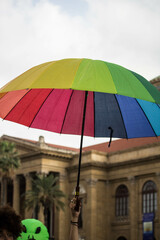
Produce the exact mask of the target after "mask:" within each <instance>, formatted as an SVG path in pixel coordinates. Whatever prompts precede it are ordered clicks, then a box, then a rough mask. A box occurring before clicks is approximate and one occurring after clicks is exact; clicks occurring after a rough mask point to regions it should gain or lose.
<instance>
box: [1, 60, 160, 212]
mask: <svg viewBox="0 0 160 240" xmlns="http://www.w3.org/2000/svg"><path fill="white" fill-rule="evenodd" d="M159 104H160V92H159V91H158V90H157V89H156V88H155V87H154V86H152V85H151V84H150V83H149V82H148V81H147V80H146V79H145V78H143V77H142V76H140V75H138V74H137V73H135V72H132V71H130V70H128V69H126V68H123V67H121V66H119V65H116V64H112V63H108V62H104V61H100V60H91V59H64V60H59V61H53V62H48V63H44V64H41V65H38V66H36V67H33V68H32V69H30V70H28V71H27V72H25V73H23V74H22V75H20V76H19V77H17V78H15V79H14V80H12V81H11V82H9V83H8V84H6V85H5V86H4V87H3V88H1V90H0V117H1V118H3V119H5V120H9V121H13V122H16V123H19V124H23V125H25V126H28V127H32V128H38V129H44V130H47V131H52V132H57V133H64V134H77V135H81V144H80V154H79V169H78V177H77V187H76V196H78V195H79V179H80V165H81V153H82V142H83V135H86V136H92V137H116V138H138V137H153V136H160V105H159ZM77 202H78V201H77ZM77 210H78V206H77Z"/></svg>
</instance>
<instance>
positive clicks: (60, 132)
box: [60, 90, 74, 133]
mask: <svg viewBox="0 0 160 240" xmlns="http://www.w3.org/2000/svg"><path fill="white" fill-rule="evenodd" d="M73 92H74V90H72V93H71V96H70V98H69V101H68V104H67V108H66V112H65V115H64V118H63V123H62V127H61V131H60V133H62V130H63V126H64V122H65V120H66V116H67V112H68V108H69V105H70V102H71V98H72V95H73Z"/></svg>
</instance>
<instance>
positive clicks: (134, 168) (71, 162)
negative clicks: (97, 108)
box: [1, 135, 160, 240]
mask: <svg viewBox="0 0 160 240" xmlns="http://www.w3.org/2000/svg"><path fill="white" fill-rule="evenodd" d="M1 140H6V141H11V142H14V143H15V144H16V147H17V149H18V152H19V156H20V158H21V167H20V168H19V169H18V170H16V171H15V174H14V176H13V178H12V181H11V182H9V183H8V187H7V190H8V194H7V202H9V203H10V204H11V205H13V207H14V208H15V209H16V211H17V212H19V213H20V214H21V215H22V217H23V218H30V217H32V212H31V211H27V210H25V209H24V208H23V205H24V202H23V198H21V196H22V195H23V193H24V192H25V191H26V190H28V189H30V188H31V177H32V174H33V173H35V172H37V173H46V174H49V173H53V174H56V175H58V176H59V184H60V188H61V190H63V191H64V193H65V194H66V195H67V198H66V199H65V203H66V208H65V212H63V211H60V212H57V211H56V210H55V209H52V210H51V214H50V226H49V229H50V235H51V236H54V237H55V239H56V240H65V239H66V236H67V238H68V235H69V228H70V212H69V209H68V202H69V199H71V197H72V196H73V195H74V189H75V186H76V179H77V165H78V151H77V149H70V148H65V147H64V148H62V147H60V146H59V147H58V146H55V145H49V144H46V143H45V142H44V138H43V137H40V138H39V141H38V142H33V141H29V140H24V139H19V138H15V137H10V136H5V135H4V136H2V137H1ZM98 149H99V150H98ZM80 185H81V191H80V197H81V199H82V225H81V228H80V229H79V233H80V236H81V239H86V240H96V239H99V240H109V239H113V240H122V239H123V240H125V239H126V240H136V239H137V240H138V239H139V240H141V239H143V216H144V213H145V212H154V214H155V215H154V236H155V239H159V237H160V213H159V211H160V191H159V189H160V138H148V139H132V140H116V141H113V142H112V145H111V148H110V150H108V148H107V143H104V144H99V145H95V146H91V147H86V148H84V151H83V156H82V168H81V181H80ZM147 186H148V189H149V192H147V191H146V192H145V187H146V188H147ZM147 194H148V195H147ZM144 195H146V196H147V198H148V199H147V200H144ZM148 196H149V197H148ZM152 198H153V199H154V200H152ZM39 219H40V220H41V221H43V214H42V212H40V214H39Z"/></svg>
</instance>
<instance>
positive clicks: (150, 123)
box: [135, 98, 158, 137]
mask: <svg viewBox="0 0 160 240" xmlns="http://www.w3.org/2000/svg"><path fill="white" fill-rule="evenodd" d="M135 100H136V102H137V104H138V105H139V107H140V108H141V110H142V112H143V114H144V116H145V118H146V119H147V121H148V123H149V125H150V127H151V128H152V130H153V132H154V134H155V136H156V137H158V136H157V134H156V132H155V131H154V129H153V127H152V124H151V123H150V121H149V119H148V117H147V115H146V114H145V112H144V111H143V108H142V107H141V105H140V104H139V102H138V101H137V99H136V98H135Z"/></svg>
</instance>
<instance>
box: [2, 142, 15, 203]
mask: <svg viewBox="0 0 160 240" xmlns="http://www.w3.org/2000/svg"><path fill="white" fill-rule="evenodd" d="M19 166H20V158H19V157H18V152H17V150H16V147H15V144H14V143H12V142H8V141H2V142H0V169H1V172H0V174H1V204H2V205H4V204H5V201H6V199H5V196H6V186H7V180H8V178H9V176H10V175H11V173H13V170H14V169H17V168H18V167H19Z"/></svg>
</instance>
